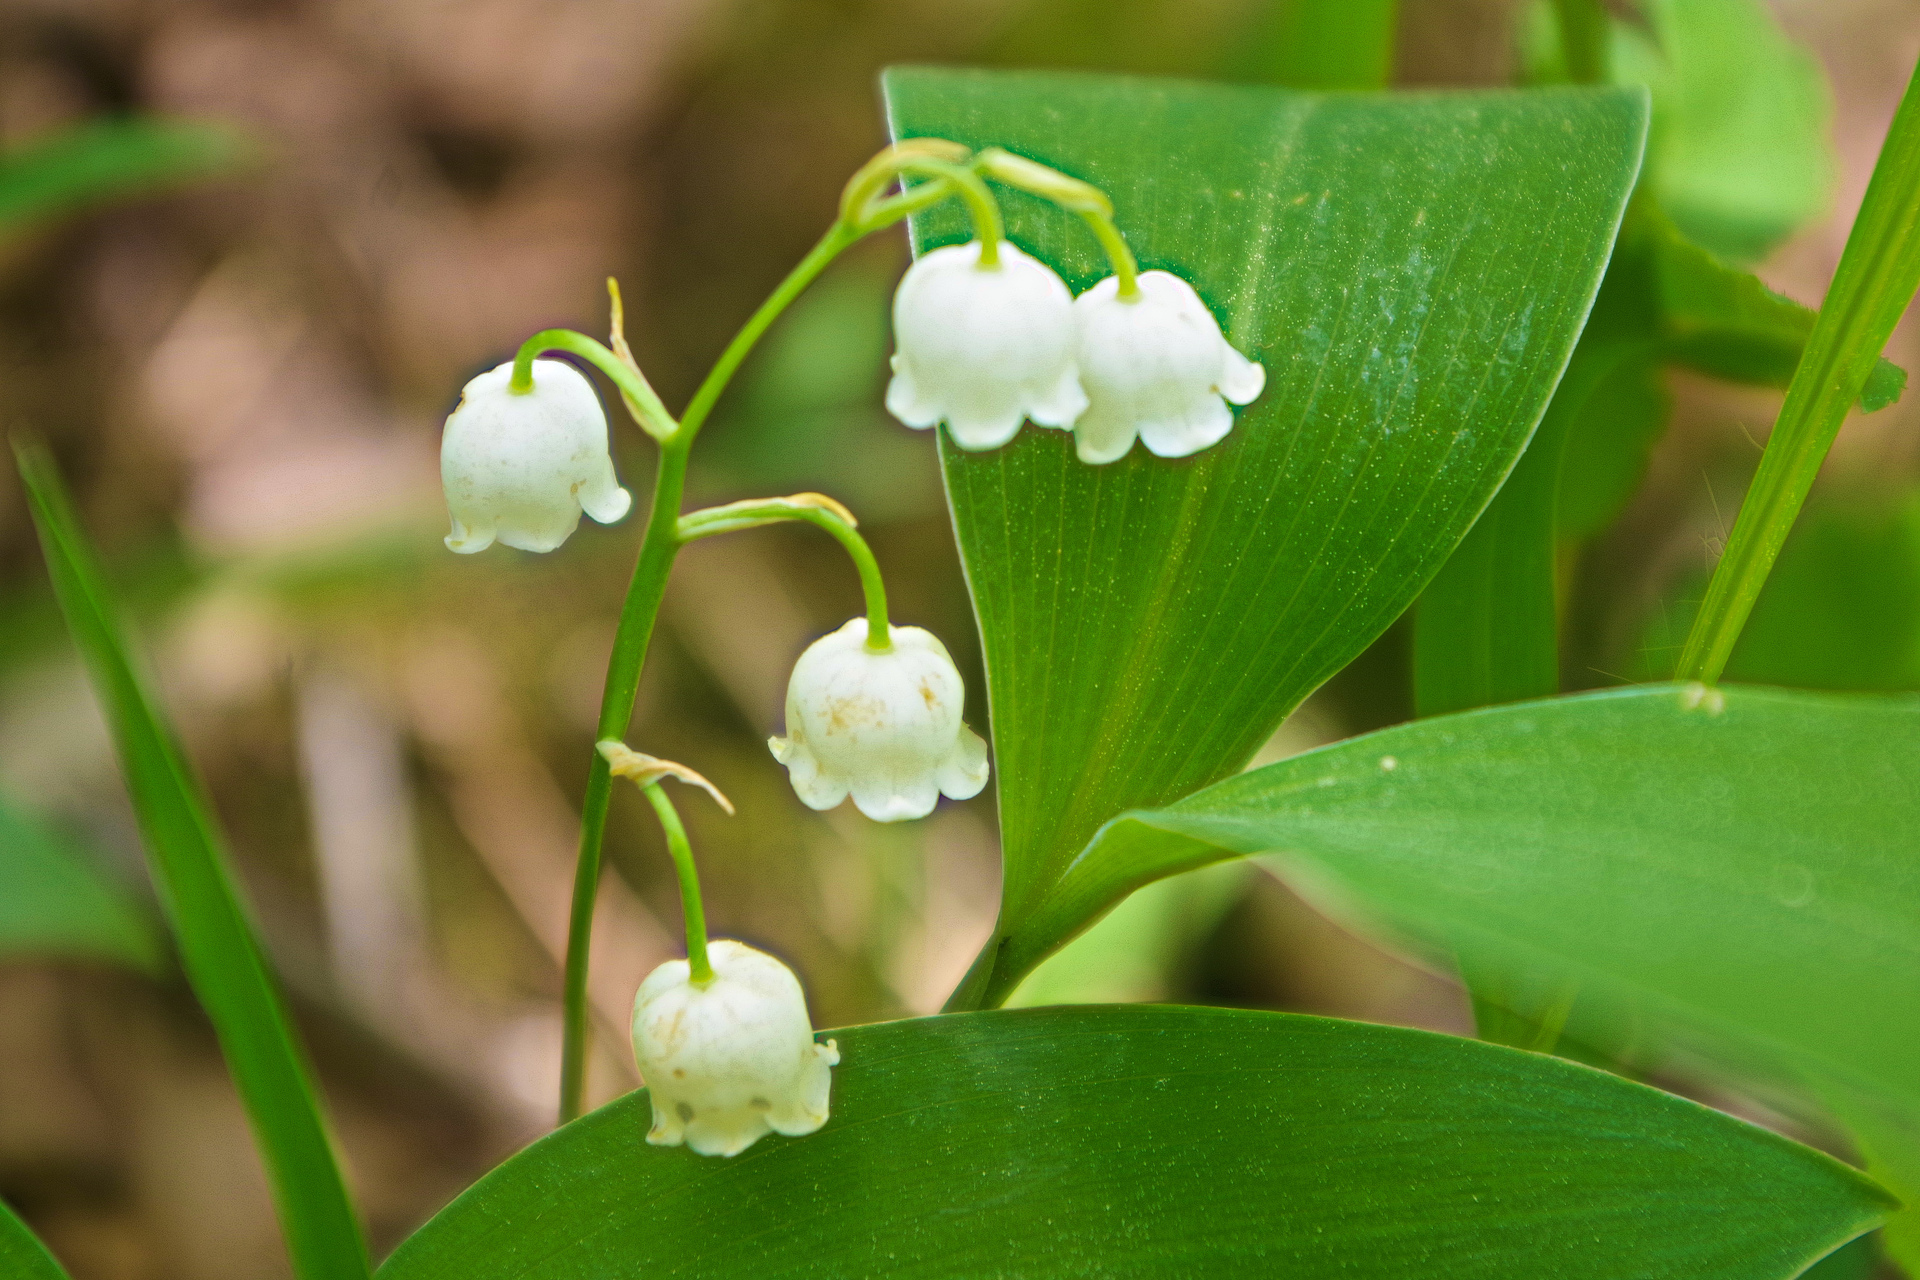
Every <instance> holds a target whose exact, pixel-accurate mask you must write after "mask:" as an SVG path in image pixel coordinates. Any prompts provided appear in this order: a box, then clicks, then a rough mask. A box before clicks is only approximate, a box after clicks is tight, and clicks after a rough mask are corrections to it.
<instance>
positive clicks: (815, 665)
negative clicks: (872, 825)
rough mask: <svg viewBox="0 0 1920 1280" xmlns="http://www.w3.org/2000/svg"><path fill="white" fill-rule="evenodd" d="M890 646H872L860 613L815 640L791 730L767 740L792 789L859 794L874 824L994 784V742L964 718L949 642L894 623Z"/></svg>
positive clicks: (802, 666) (797, 678)
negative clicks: (990, 761)
mask: <svg viewBox="0 0 1920 1280" xmlns="http://www.w3.org/2000/svg"><path fill="white" fill-rule="evenodd" d="M888 631H889V634H890V636H891V638H892V641H893V647H892V648H891V649H888V650H886V651H885V652H875V651H873V650H871V649H869V648H867V620H866V619H865V618H855V619H854V620H853V621H851V622H849V623H847V625H845V626H844V627H841V628H840V629H839V630H838V631H835V632H833V633H832V634H831V635H827V636H823V637H821V638H820V639H819V640H816V641H814V642H813V644H812V645H811V646H809V647H808V649H807V651H806V652H805V653H803V654H801V655H800V661H798V662H796V663H795V664H794V667H793V678H792V679H791V680H790V681H788V683H787V736H786V737H784V738H772V739H769V741H768V745H769V746H770V747H772V748H773V754H774V758H775V759H777V760H779V761H780V763H781V764H784V765H786V766H787V775H788V778H789V780H790V781H791V782H792V783H793V789H794V792H795V793H796V794H797V795H799V797H800V799H801V800H802V801H803V802H805V803H806V804H807V805H808V806H809V807H811V808H814V809H831V808H833V807H834V806H835V805H837V804H839V803H840V802H841V801H842V800H844V799H846V798H847V796H848V795H852V797H853V803H854V805H855V807H856V808H858V809H859V810H860V812H861V813H864V814H866V815H867V816H868V817H869V818H872V819H873V820H874V821H875V822H903V821H906V820H907V819H910V818H924V817H926V816H927V815H928V814H929V813H932V812H933V806H934V805H935V804H936V803H937V802H938V801H939V799H940V796H941V794H942V793H943V792H944V793H945V794H946V795H948V796H950V797H952V798H953V799H955V800H965V799H968V798H969V797H971V796H975V795H978V794H979V793H980V789H981V788H982V787H984V786H986V785H987V744H986V743H985V742H983V741H981V738H980V735H979V734H977V733H975V732H974V731H973V730H971V729H969V728H967V726H966V725H965V724H963V723H962V722H961V719H960V711H961V705H962V703H963V702H964V700H965V697H966V688H965V686H964V685H963V684H962V683H961V680H960V673H959V672H958V671H956V670H954V666H953V659H952V658H951V657H949V656H948V654H947V647H946V646H945V645H943V644H941V643H940V641H939V640H938V639H936V638H935V637H934V636H932V635H931V634H929V633H928V632H926V631H922V630H921V629H920V628H919V627H889V628H888Z"/></svg>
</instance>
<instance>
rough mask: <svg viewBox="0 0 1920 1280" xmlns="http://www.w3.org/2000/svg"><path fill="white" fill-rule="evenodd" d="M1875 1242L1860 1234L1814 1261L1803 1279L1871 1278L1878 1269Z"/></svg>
mask: <svg viewBox="0 0 1920 1280" xmlns="http://www.w3.org/2000/svg"><path fill="white" fill-rule="evenodd" d="M1877 1244H1878V1241H1877V1240H1876V1239H1875V1237H1873V1236H1870V1235H1869V1236H1861V1237H1860V1238H1859V1239H1857V1240H1855V1241H1853V1242H1852V1243H1851V1244H1848V1245H1845V1246H1843V1247H1841V1248H1839V1249H1836V1250H1834V1251H1833V1252H1832V1253H1830V1254H1828V1255H1827V1256H1826V1257H1824V1258H1822V1259H1820V1261H1818V1262H1816V1263H1814V1264H1813V1266H1811V1267H1809V1268H1808V1269H1807V1271H1806V1273H1805V1280H1873V1277H1874V1276H1875V1275H1877V1274H1879V1269H1880V1250H1879V1249H1878V1248H1876V1247H1875V1246H1876V1245H1877Z"/></svg>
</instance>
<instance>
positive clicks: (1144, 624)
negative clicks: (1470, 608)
mask: <svg viewBox="0 0 1920 1280" xmlns="http://www.w3.org/2000/svg"><path fill="white" fill-rule="evenodd" d="M886 90H887V96H888V106H889V109H890V112H891V114H892V119H893V124H894V128H895V131H896V133H898V134H900V135H902V136H910V135H927V134H931V135H939V136H944V137H950V138H954V139H956V140H958V141H960V142H963V143H967V144H969V145H974V146H986V145H989V144H997V145H1001V146H1004V147H1007V148H1009V149H1011V150H1013V151H1016V152H1019V153H1021V154H1023V155H1027V156H1030V157H1032V158H1034V159H1037V160H1040V161H1043V162H1045V163H1048V164H1053V165H1056V166H1058V167H1060V168H1062V169H1065V170H1066V171H1068V172H1070V173H1073V174H1075V175H1077V176H1079V177H1082V178H1085V179H1087V180H1089V181H1092V182H1095V183H1097V184H1099V185H1100V186H1102V187H1104V188H1106V189H1107V190H1108V191H1109V192H1110V193H1111V194H1112V196H1113V200H1114V204H1115V207H1116V210H1117V218H1118V221H1119V225H1120V227H1121V229H1122V230H1123V231H1124V232H1125V234H1126V235H1127V237H1128V239H1129V241H1130V243H1131V244H1132V246H1133V248H1134V251H1135V252H1136V253H1137V254H1138V255H1139V257H1140V260H1141V265H1142V266H1143V267H1148V268H1165V269H1168V270H1172V271H1175V272H1177V273H1178V274H1180V275H1181V276H1183V277H1185V278H1187V279H1188V280H1190V281H1192V282H1193V283H1194V285H1195V286H1196V288H1197V289H1198V290H1199V292H1200V294H1201V296H1202V297H1203V298H1205V299H1206V300H1207V301H1208V302H1209V304H1210V305H1211V306H1212V307H1213V309H1214V311H1215V313H1216V314H1217V315H1218V316H1219V317H1220V319H1221V320H1222V322H1223V323H1224V325H1225V328H1226V332H1227V334H1228V336H1229V339H1230V340H1231V341H1232V342H1233V343H1234V344H1235V345H1236V346H1238V347H1239V348H1240V349H1241V350H1243V351H1246V352H1248V353H1249V354H1251V355H1252V356H1253V357H1254V358H1255V359H1257V360H1260V361H1262V362H1263V363H1264V364H1265V365H1266V367H1267V373H1268V380H1267V388H1266V391H1265V393H1264V394H1263V395H1262V396H1261V397H1260V399H1259V400H1257V401H1256V402H1255V403H1254V404H1253V405H1251V406H1250V407H1249V408H1248V409H1246V410H1245V411H1244V412H1242V413H1241V414H1240V416H1239V422H1238V424H1237V425H1236V427H1235V429H1234V431H1233V434H1232V435H1231V436H1229V437H1228V438H1227V439H1226V440H1225V441H1224V442H1222V443H1221V444H1219V445H1217V446H1215V447H1214V448H1212V449H1209V450H1206V451H1205V452H1203V453H1201V454H1200V455H1198V456H1196V457H1194V458H1190V459H1183V460H1178V461H1166V460H1162V459H1157V458H1153V457H1150V456H1148V455H1146V454H1145V453H1144V451H1142V450H1139V449H1136V450H1135V451H1134V452H1133V454H1131V455H1130V456H1129V457H1127V458H1125V459H1124V460H1122V461H1120V462H1118V463H1115V464H1113V465H1110V466H1105V467H1088V466H1085V465H1083V464H1081V463H1080V462H1078V461H1077V460H1076V459H1075V457H1074V455H1073V449H1072V442H1071V440H1070V439H1069V438H1068V437H1067V435H1066V434H1065V433H1063V432H1052V431H1042V430H1037V429H1031V428H1030V429H1028V430H1026V431H1025V432H1023V433H1022V435H1021V436H1020V437H1019V438H1018V439H1016V440H1015V441H1014V442H1013V443H1012V444H1011V445H1009V446H1007V447H1006V448H1003V449H998V450H994V451H992V452H988V453H981V454H963V453H959V452H957V451H955V450H953V449H952V448H951V447H946V448H945V449H944V451H943V459H944V465H945V470H946V479H947V487H948V494H949V498H950V500H951V503H952V507H953V512H954V523H955V527H956V529H957V531H958V536H959V542H960V548H961V552H962V555H963V557H964V559H965V563H966V568H967V573H968V580H969V583H970V586H971V589H972V593H973V598H974V606H975V609H976V611H977V613H978V616H979V620H980V627H981V632H982V636H983V639H984V645H985V653H986V661H987V671H988V695H989V702H990V706H991V713H992V724H993V731H994V745H995V752H996V775H997V778H998V786H999V797H1000V816H1001V827H1002V838H1003V843H1004V849H1005V878H1004V882H1003V883H1004V891H1003V899H1002V914H1001V922H1000V933H999V935H997V936H1001V937H1004V936H1005V935H1007V934H1009V933H1013V932H1016V931H1019V930H1020V929H1021V927H1022V924H1023V921H1024V920H1025V919H1026V917H1027V916H1028V915H1029V914H1030V913H1031V912H1032V911H1033V909H1034V908H1035V905H1036V904H1037V903H1038V902H1039V901H1040V900H1042V899H1043V898H1044V897H1046V896H1047V895H1049V894H1050V893H1052V891H1053V889H1054V886H1055V885H1056V884H1057V883H1058V882H1059V880H1060V879H1061V877H1062V876H1063V875H1065V874H1066V873H1067V871H1068V868H1069V866H1070V864H1073V863H1074V861H1075V859H1076V858H1077V857H1078V855H1079V853H1080V851H1081V849H1082V848H1083V847H1084V846H1085V845H1086V842H1087V840H1088V839H1089V838H1090V837H1091V836H1092V835H1093V833H1094V832H1095V831H1096V830H1097V829H1098V828H1099V826H1100V824H1101V823H1103V822H1105V821H1106V820H1107V819H1108V818H1111V817H1112V816H1113V815H1114V814H1116V813H1118V812H1120V811H1121V810H1123V809H1126V808H1129V807H1132V806H1138V805H1153V804H1163V803H1166V802H1167V801H1170V800H1172V799H1174V798H1175V797H1177V796H1180V795H1183V794H1185V793H1186V792H1188V791H1191V790H1193V789H1194V788H1195V787H1198V786H1201V785H1203V784H1205V783H1207V782H1210V781H1212V780H1214V779H1216V778H1219V777H1222V776H1223V775H1225V774H1227V773H1229V772H1231V771H1233V770H1234V769H1236V768H1238V767H1240V766H1241V765H1242V764H1244V763H1245V761H1246V760H1247V759H1248V758H1249V757H1250V756H1251V755H1252V754H1253V752H1254V750H1255V749H1256V748H1257V747H1258V746H1259V745H1260V743H1261V742H1262V741H1264V740H1265V739H1266V737H1267V736H1268V734H1269V733H1271V731H1272V730H1273V728H1274V726H1276V725H1277V724H1278V723H1279V722H1280V720H1281V719H1282V718H1283V717H1284V716H1285V715H1286V714H1287V712H1289V711H1290V710H1292V708H1293V707H1295V706H1297V705H1298V704H1299V702H1300V701H1301V699H1303V698H1304V697H1305V696H1306V695H1307V693H1309V692H1310V691H1311V690H1312V689H1314V688H1315V687H1316V686H1317V685H1319V684H1320V683H1321V682H1322V681H1324V680H1325V679H1327V677H1328V676H1330V675H1332V674H1333V673H1334V672H1335V671H1337V670H1339V669H1340V668H1341V667H1342V666H1344V665H1345V664H1346V663H1347V662H1349V661H1350V660H1352V659H1353V657H1354V656H1355V655H1357V654H1358V653H1360V652H1361V651H1362V650H1363V649H1364V648H1365V647H1366V646H1367V644H1368V643H1370V642H1371V641H1372V640H1373V639H1374V638H1375V637H1377V636H1378V635H1379V634H1380V633H1381V632H1382V631H1384V630H1385V629H1386V627H1387V626H1388V625H1389V624H1390V623H1391V622H1392V621H1393V620H1394V618H1396V617H1397V616H1399V614H1400V613H1401V612H1402V611H1403V610H1404V609H1405V608H1406V606H1407V605H1408V604H1409V603H1410V602H1411V601H1412V599H1413V597H1414V596H1415V595H1416V594H1417V593H1418V591H1419V590H1420V588H1421V587H1422V586H1423V585H1424V584H1425V582H1426V580H1427V579H1428V578H1429V577H1431V576H1432V575H1433V573H1434V572H1435V571H1436V570H1437V569H1438V568H1439V566H1440V564H1441V562H1442V561H1443V560H1444V559H1445V558H1446V556H1447V553H1448V552H1449V551H1450V550H1451V549H1452V547H1453V545H1454V544H1455V543H1456V542H1457V541H1458V540H1459V538H1460V536H1461V535H1462V534H1463V533H1464V532H1465V531H1466V528H1467V526H1468V525H1470V524H1471V523H1472V521H1473V519H1474V517H1475V516H1476V515H1477V514H1478V513H1479V511H1480V510H1481V508H1482V507H1484V506H1485V505H1486V503H1487V500H1488V499H1489V498H1490V497H1491V496H1492V494H1493V491H1494V490H1495V488H1497V487H1498V485H1499V483H1500V481H1501V479H1502V478H1503V477H1504V476H1505V475H1506V473H1507V471H1508V470H1509V469H1510V468H1511V467H1512V466H1513V463H1514V460H1515V459H1516V458H1517V457H1518V456H1519V453H1520V450H1521V449H1522V447H1523V446H1524V445H1525V443H1526V440H1527V438H1528V436H1529V435H1530V434H1531V433H1532V431H1533V428H1534V426H1535V424H1536V423H1537V422H1538V421H1539V418H1540V415H1541V412H1542V411H1543V410H1544V408H1545V406H1546V402H1547V398H1548V396H1549V394H1550V393H1551V391H1552V388H1553V385H1554V383H1555V382H1556V380H1557V379H1558V378H1559V375H1560V372H1561V370H1562V368H1563V367H1564V365H1565V363H1566V360H1567V356H1568V353H1569V352H1570V351H1571V349H1572V347H1573V343H1574V339H1575V337H1576V336H1577V334H1578V331H1579V327H1580V324H1581V321H1582V320H1583V319H1584V318H1585V315H1586V312H1587V309H1588V307H1589V305H1590V304H1591V302H1592V298H1593V292H1594V289H1595V288H1596V286H1597V285H1598V283H1599V279H1600V275H1601V271H1602V269H1603V267H1604V264H1605V260H1606V255H1607V250H1608V247H1609V246H1610V244H1611V242H1612V239H1613V235H1614V231H1615V229H1616V227H1617V225H1618V220H1619V217H1620V212H1621V209H1622V206H1623V204H1624V201H1625V199H1626V196H1627V192H1628V191H1629V189H1630V188H1631V186H1632V184H1633V179H1634V174H1635V172H1636V169H1637V166H1638V161H1639V154H1640V147H1641V137H1642V131H1643V128H1644V119H1645V115H1644V104H1643V103H1642V101H1641V100H1640V99H1638V98H1637V97H1636V96H1634V95H1633V94H1631V93H1629V92H1624V91H1619V90H1552V91H1540V92H1529V93H1484V94H1459V95H1445V96H1409V97H1379V96H1365V95H1345V94H1333V95H1324V96H1322V95H1311V94H1297V93H1289V92H1285V91H1281V90H1269V89H1249V88H1229V87H1222V86H1207V85H1196V84H1184V83H1177V82H1163V81H1147V80H1131V79H1119V78H1103V77H1093V76H1070V75H1054V74H1023V73H980V72H966V71H936V70H927V69H908V70H895V71H892V72H889V73H888V75H887V79H886ZM1004 205H1005V209H1006V215H1007V225H1008V228H1009V231H1010V234H1011V235H1012V237H1013V238H1014V240H1016V241H1017V242H1018V243H1020V244H1021V245H1022V246H1023V247H1025V248H1027V249H1028V250H1030V251H1031V252H1034V253H1036V254H1038V255H1039V256H1040V257H1042V258H1043V259H1045V260H1046V261H1047V262H1049V263H1051V264H1052V265H1053V266H1054V267H1055V268H1057V269H1058V270H1060V271H1061V272H1062V273H1063V274H1064V275H1065V277H1066V278H1067V281H1068V283H1069V284H1071V285H1072V286H1074V287H1075V288H1076V289H1084V288H1086V287H1087V286H1089V285H1091V284H1093V283H1094V282H1095V281H1096V280H1098V279H1099V278H1100V277H1101V276H1103V275H1104V274H1106V267H1105V266H1104V259H1103V258H1102V257H1101V255H1100V253H1099V251H1098V249H1097V247H1096V246H1095V243H1094V241H1093V240H1092V238H1091V237H1090V236H1089V235H1088V234H1087V232H1086V230H1085V228H1084V227H1083V226H1082V225H1081V224H1080V223H1079V222H1078V220H1077V219H1074V218H1071V217H1068V216H1066V215H1063V214H1060V213H1059V212H1057V211H1055V210H1053V209H1052V208H1051V207H1049V206H1043V205H1042V204H1041V203H1040V202H1039V201H1037V200H1034V199H1031V198H1028V197H1025V196H1022V195H1019V194H1018V193H1009V194H1008V195H1007V197H1006V199H1005V201H1004ZM915 232H916V236H917V239H918V242H919V244H920V245H921V246H922V247H925V246H927V245H930V244H935V243H941V242H945V241H950V240H954V239H959V238H964V236H965V235H966V234H967V232H966V229H965V224H964V220H963V219H962V216H961V214H960V213H959V211H957V210H954V209H951V208H946V209H943V210H942V211H940V212H939V213H937V214H936V215H934V216H931V217H928V218H926V219H924V220H922V221H921V222H920V223H919V224H917V225H916V227H915ZM1522 242H1524V243H1526V244H1528V245H1529V246H1531V248H1530V249H1529V251H1528V252H1526V253H1515V252H1514V251H1513V246H1514V245H1515V244H1517V243H1522ZM1087 872H1095V873H1097V868H1092V867H1083V868H1081V869H1080V873H1087ZM1078 923H1079V924H1084V923H1086V922H1085V921H1081V922H1078ZM1075 927H1076V928H1077V927H1078V925H1076V926H1075ZM1060 940H1062V939H1061V938H1055V939H1052V942H1055V943H1057V942H1058V941H1060ZM1049 945H1051V944H1049ZM1047 949H1048V948H1046V947H1042V948H1040V949H1038V950H1034V951H1032V952H1031V953H1030V954H1029V955H1028V956H1027V958H1026V960H1025V965H1027V966H1030V965H1031V964H1032V963H1033V962H1034V961H1037V960H1038V959H1039V958H1040V957H1041V956H1042V955H1044V954H1045V951H1046V950H1047ZM1024 972H1025V968H1024V967H1019V966H1016V967H1008V966H1006V965H1004V964H1002V965H998V966H996V965H995V964H994V962H993V961H992V959H991V958H990V957H983V963H982V964H981V965H978V966H976V968H975V971H974V975H973V977H972V978H971V979H970V982H969V985H968V988H967V991H966V993H965V994H964V995H963V996H961V997H959V999H960V1002H961V1003H973V1002H985V1003H992V1002H995V1001H997V1000H999V999H1002V998H1004V997H1005V995H1006V994H1007V993H1008V992H1009V991H1010V990H1011V989H1012V987H1013V986H1014V984H1015V983H1017V981H1018V979H1019V977H1020V976H1021V974H1022V973H1024Z"/></svg>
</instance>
